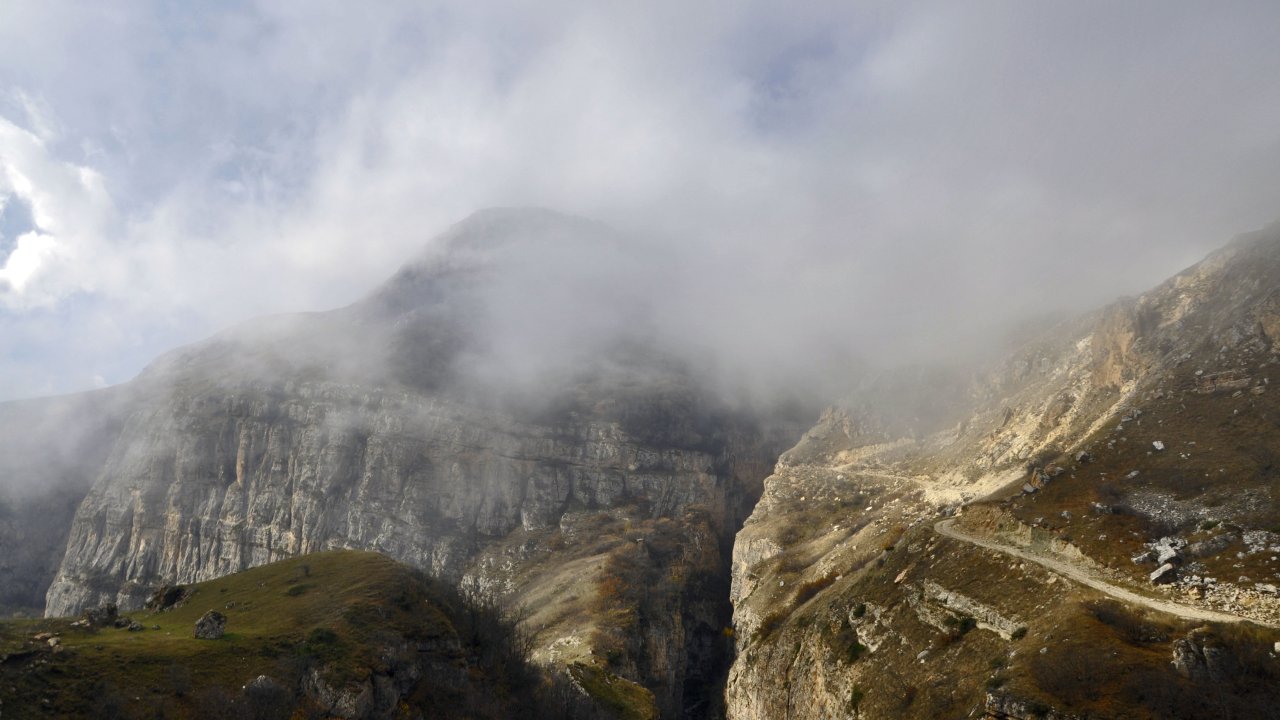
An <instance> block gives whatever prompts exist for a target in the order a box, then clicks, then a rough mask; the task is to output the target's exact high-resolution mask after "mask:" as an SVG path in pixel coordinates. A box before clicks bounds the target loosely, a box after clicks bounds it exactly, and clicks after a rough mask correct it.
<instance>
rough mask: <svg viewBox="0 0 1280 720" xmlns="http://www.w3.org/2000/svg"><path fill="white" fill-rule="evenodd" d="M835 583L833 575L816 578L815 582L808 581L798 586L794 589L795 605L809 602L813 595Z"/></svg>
mask: <svg viewBox="0 0 1280 720" xmlns="http://www.w3.org/2000/svg"><path fill="white" fill-rule="evenodd" d="M835 581H836V578H835V576H834V575H826V576H823V577H820V578H818V579H817V580H810V581H809V582H807V583H804V584H802V585H800V586H799V587H797V588H796V599H795V604H796V605H797V606H800V605H803V604H805V603H807V602H809V601H810V600H812V599H813V597H814V596H815V595H817V594H818V593H820V592H822V591H823V590H826V589H827V588H829V587H831V584H832V583H834V582H835Z"/></svg>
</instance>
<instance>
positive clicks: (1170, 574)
mask: <svg viewBox="0 0 1280 720" xmlns="http://www.w3.org/2000/svg"><path fill="white" fill-rule="evenodd" d="M1174 575H1175V573H1174V571H1173V565H1172V564H1171V563H1165V564H1163V565H1161V566H1160V567H1158V568H1156V569H1155V570H1154V571H1153V572H1152V573H1151V584H1152V585H1160V584H1163V583H1167V582H1173V578H1174Z"/></svg>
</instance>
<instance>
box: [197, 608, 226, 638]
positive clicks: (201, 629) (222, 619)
mask: <svg viewBox="0 0 1280 720" xmlns="http://www.w3.org/2000/svg"><path fill="white" fill-rule="evenodd" d="M226 631H227V616H226V615H223V614H222V613H220V612H218V611H217V610H210V611H209V612H207V613H205V614H204V615H201V616H200V619H199V620H197V621H196V638H197V639H199V640H217V639H218V638H220V637H222V636H223V634H225V633H226Z"/></svg>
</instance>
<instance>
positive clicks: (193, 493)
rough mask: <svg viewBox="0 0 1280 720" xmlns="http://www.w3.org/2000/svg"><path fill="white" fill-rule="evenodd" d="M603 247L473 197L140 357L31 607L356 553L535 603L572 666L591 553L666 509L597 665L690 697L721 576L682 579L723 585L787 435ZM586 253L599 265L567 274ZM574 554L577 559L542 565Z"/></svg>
mask: <svg viewBox="0 0 1280 720" xmlns="http://www.w3.org/2000/svg"><path fill="white" fill-rule="evenodd" d="M618 252H621V250H620V246H619V245H618V244H617V243H616V242H615V240H614V239H613V238H612V237H611V236H610V235H609V234H608V233H607V232H606V231H604V230H603V229H601V228H600V227H598V226H596V225H594V224H591V223H587V222H585V221H580V220H576V219H572V218H565V217H563V216H558V215H554V214H551V213H545V212H528V211H495V212H487V213H481V214H479V215H477V216H476V217H473V218H472V219H470V220H468V221H466V222H464V223H462V224H460V225H459V226H457V227H456V228H455V229H454V230H452V231H451V232H450V233H448V234H447V235H446V236H445V237H443V238H441V239H438V240H437V241H435V243H434V244H433V246H432V248H430V249H429V251H428V253H427V254H426V255H425V256H424V257H423V258H422V259H420V260H418V261H416V262H414V263H411V264H410V265H408V266H406V267H405V268H404V269H403V270H402V271H401V272H400V273H398V274H397V275H396V276H395V277H393V278H392V279H391V280H390V281H389V282H388V283H386V284H385V285H384V286H383V287H381V288H379V289H378V290H377V291H375V292H374V293H373V294H371V295H370V296H369V297H368V298H366V299H364V300H362V301H360V302H358V303H356V304H354V305H352V306H350V307H346V308H342V309H340V310H335V311H331V312H328V313H318V314H314V315H305V316H296V317H285V318H268V319H265V320H261V321H257V322H254V323H250V324H248V325H246V326H244V327H241V328H236V329H234V330H232V331H229V332H227V333H223V334H222V335H219V336H215V337H214V338H211V339H210V340H208V341H205V342H203V343H199V344H197V345H194V346H191V347H189V348H183V349H180V350H178V351H175V352H173V353H171V354H169V355H168V356H165V357H164V358H161V359H160V360H159V361H157V362H156V363H154V364H153V365H152V366H151V367H149V368H148V369H147V370H146V371H144V373H143V374H142V375H141V376H140V377H139V378H138V379H137V380H135V381H134V382H133V383H131V384H130V386H129V387H128V392H129V394H130V397H131V398H132V404H131V405H130V408H129V412H128V413H127V414H126V415H125V417H124V420H123V423H122V427H121V429H120V431H119V435H118V437H117V438H116V439H115V441H114V442H112V443H111V445H110V452H109V455H108V456H107V457H106V459H105V461H104V463H103V466H102V471H101V474H100V476H99V477H98V479H97V481H96V482H95V483H94V485H93V487H92V489H91V490H90V491H89V492H88V494H87V496H86V497H85V498H84V500H83V502H81V503H80V505H79V507H78V509H77V511H76V514H75V519H74V522H73V524H72V526H71V529H70V532H69V538H68V540H67V542H66V545H65V553H64V557H63V559H62V563H61V567H60V568H59V570H58V572H57V576H56V578H55V579H54V581H53V582H52V584H51V586H50V587H49V590H48V594H47V605H46V614H47V615H50V616H57V615H66V614H72V613H75V612H78V611H79V610H80V609H81V608H84V607H88V606H91V605H96V604H99V603H101V602H106V601H110V602H115V603H118V604H119V605H120V606H121V607H123V608H135V607H140V606H141V605H142V604H143V603H144V601H146V600H147V599H148V597H150V596H151V595H152V593H153V591H154V590H155V588H156V587H157V586H159V585H161V584H163V583H188V582H197V581H202V580H207V579H211V578H214V577H218V576H221V575H225V574H227V573H233V572H236V571H239V570H243V569H245V568H248V567H252V566H257V565H261V564H264V563H267V562H271V561H273V560H277V559H280V558H284V557H288V556H292V555H296V554H300V553H308V552H313V551H318V550H323V549H329V548H337V547H347V548H360V549H372V550H378V551H381V552H383V553H386V554H388V555H390V556H392V557H394V558H396V559H398V560H401V561H404V562H407V563H409V564H412V565H415V566H417V567H419V568H423V569H425V570H427V571H429V572H430V573H431V574H433V575H435V576H438V577H442V578H448V579H451V580H453V581H455V582H458V583H460V584H462V585H463V586H464V587H466V588H467V589H468V590H470V591H472V592H477V593H480V594H483V595H490V596H494V597H497V598H498V599H500V600H501V601H503V602H507V603H509V604H511V605H512V606H521V605H527V604H528V605H533V606H535V607H538V608H544V607H545V608H549V609H551V610H555V611H556V612H554V613H551V614H552V615H555V617H551V618H548V619H547V622H546V623H545V624H544V623H542V622H541V620H542V619H541V618H540V622H539V625H541V626H543V627H544V628H545V629H544V632H543V635H542V636H540V638H539V639H540V640H545V641H546V642H547V643H552V642H560V643H561V645H559V646H557V647H562V646H565V643H576V644H575V645H572V647H575V648H577V650H576V651H575V652H576V653H577V655H576V656H575V657H574V658H564V659H581V657H582V656H583V654H585V655H586V656H590V654H591V653H592V652H594V650H593V648H594V645H593V642H592V640H591V638H600V637H602V636H603V635H602V632H603V631H600V630H598V629H594V623H595V620H594V619H593V618H592V616H591V611H590V605H591V603H592V602H594V601H592V600H591V598H593V597H595V595H596V594H597V592H598V590H597V588H596V583H597V582H602V581H603V579H604V578H605V577H606V575H607V573H608V572H612V571H610V570H609V568H610V567H614V568H615V570H616V573H615V574H618V573H620V574H621V575H623V576H625V574H626V573H624V572H622V570H620V569H617V566H619V563H622V562H623V561H624V560H625V554H624V553H622V552H621V550H620V549H619V548H620V547H621V546H617V547H615V545H616V543H620V542H622V540H623V539H624V538H623V535H624V534H625V533H628V532H632V533H635V532H639V533H641V535H640V536H639V537H641V539H642V540H643V538H644V533H647V532H650V531H653V532H658V531H661V532H662V533H666V531H665V530H662V529H661V528H658V527H657V526H655V525H654V523H655V522H656V521H658V520H664V521H670V522H674V523H675V525H676V526H677V529H676V530H674V531H672V532H671V533H667V534H666V535H663V537H667V536H670V537H675V538H678V540H677V541H675V542H676V546H675V549H674V550H666V551H663V553H661V554H657V553H653V552H651V553H648V555H647V556H646V559H644V565H645V567H649V565H654V569H652V570H647V571H646V572H658V570H657V569H656V568H661V569H662V574H659V575H658V578H659V580H658V582H659V584H661V585H664V586H670V592H669V593H664V596H667V597H669V598H670V600H669V602H668V604H667V605H666V606H664V607H663V608H661V609H659V608H658V607H657V606H656V605H654V604H653V603H650V606H651V607H650V608H649V610H648V611H647V612H640V613H639V615H638V617H639V618H640V622H641V625H642V628H643V632H642V633H640V635H639V637H640V640H639V641H637V642H635V643H631V642H628V643H627V644H626V646H625V647H622V648H620V649H618V651H617V652H616V653H615V654H614V655H612V656H611V658H612V659H611V660H610V662H611V663H613V666H612V670H613V671H615V672H618V673H620V674H625V675H628V676H629V677H631V678H632V679H634V680H636V681H637V682H641V683H642V684H645V685H646V686H649V687H654V688H658V690H656V694H657V695H658V702H659V705H660V706H661V707H662V708H663V710H664V713H666V714H667V715H668V716H671V717H676V716H679V715H680V714H682V713H684V712H685V706H686V705H687V704H689V703H693V704H698V705H701V704H705V703H706V702H707V699H706V698H705V697H703V698H701V699H696V700H694V699H688V698H686V696H687V695H689V694H690V693H693V694H695V695H696V694H699V693H705V690H701V689H698V686H699V685H701V684H704V683H703V681H695V682H689V683H686V681H687V680H688V679H689V676H690V673H693V674H695V675H696V674H697V673H703V672H707V673H710V674H712V675H714V674H715V673H717V672H720V670H717V669H716V668H718V667H719V668H722V667H723V664H724V657H725V651H726V648H725V646H724V643H723V642H718V641H717V640H716V639H717V638H719V633H720V630H721V629H722V628H723V627H724V626H725V625H726V624H727V621H728V617H727V606H726V605H725V604H724V600H723V593H719V594H718V595H715V596H703V595H702V593H701V592H700V591H697V590H696V589H697V588H704V587H716V586H718V585H719V584H724V585H727V575H728V572H727V565H728V563H727V559H726V558H725V557H724V556H725V554H726V553H727V547H728V544H729V541H730V538H731V534H732V532H733V531H734V529H735V528H736V526H737V525H738V524H739V523H740V522H741V519H742V518H743V517H745V515H746V513H747V512H749V511H750V507H751V505H752V504H753V503H754V501H755V498H756V497H757V496H758V494H759V491H760V482H761V481H762V479H763V477H764V476H765V475H766V474H767V469H768V467H769V466H770V465H771V464H772V462H773V460H774V458H775V457H776V453H777V452H778V450H779V449H780V448H781V447H783V446H784V445H780V444H779V443H778V441H777V439H776V438H777V437H779V436H778V435H776V434H771V433H770V432H769V431H766V430H765V429H764V426H763V425H762V423H761V422H760V421H759V419H758V418H757V417H755V416H748V415H746V414H744V413H740V412H736V411H732V410H730V409H728V408H727V407H726V406H724V405H723V404H722V403H721V402H720V401H719V400H717V399H716V398H714V397H712V396H710V395H709V394H707V393H706V392H703V391H702V390H700V388H699V383H698V382H697V380H696V378H695V377H694V376H693V374H692V373H691V371H689V370H688V369H687V368H686V367H685V366H684V365H682V364H681V363H680V362H678V361H677V360H675V359H674V358H673V357H671V356H669V355H666V354H664V353H663V352H662V351H661V347H660V345H659V344H657V343H655V342H652V341H651V340H650V339H649V338H647V337H646V336H645V335H644V331H643V327H644V323H643V308H640V307H638V306H637V305H636V303H635V301H634V299H633V298H631V297H630V296H627V295H626V293H625V287H622V286H621V285H620V284H611V283H610V282H609V272H610V271H609V269H608V268H609V267H611V265H610V263H613V262H617V261H619V260H618V258H615V257H614V255H616V254H617V253H618ZM621 261H630V259H629V258H625V257H624V258H621ZM583 262H586V263H588V264H589V265H590V264H592V263H594V264H595V265H594V266H595V267H598V268H599V271H598V276H595V277H591V278H587V279H586V280H584V279H582V278H580V277H578V275H579V274H580V273H578V271H577V270H573V271H572V272H570V270H567V269H566V268H567V267H568V266H569V265H570V264H573V263H579V264H580V263H583ZM574 273H577V274H574ZM588 281H589V283H588V284H589V287H578V286H573V284H574V283H579V284H580V283H583V282H588ZM566 284H567V285H570V286H571V287H570V288H569V289H570V290H572V292H568V293H567V297H568V298H570V299H571V300H572V301H573V302H574V303H580V302H583V301H584V300H583V298H584V297H586V298H587V300H588V301H589V302H590V303H591V305H592V313H588V314H587V315H588V316H589V317H587V319H585V320H582V321H581V323H582V326H581V327H570V328H568V329H565V328H564V327H562V326H563V324H564V323H565V322H569V321H573V319H574V318H581V317H583V313H581V312H580V311H576V312H570V310H571V308H568V307H566V306H563V305H560V304H557V302H558V301H557V300H556V299H555V298H556V297H557V292H559V291H560V290H563V289H564V288H559V287H557V286H559V285H566ZM614 285H616V286H617V289H615V287H614ZM549 288H554V289H555V290H556V292H552V291H551V290H549ZM546 297H550V298H551V299H549V300H544V299H543V298H546ZM548 345H553V346H554V347H550V348H549V347H548ZM788 442H789V440H788ZM597 517H599V518H602V520H601V522H606V521H607V523H613V524H611V525H609V528H610V530H609V533H606V534H608V538H613V539H609V541H608V543H606V544H607V545H608V547H605V545H602V544H601V540H602V538H601V537H593V536H592V535H591V531H588V532H587V534H586V535H585V536H580V535H579V534H578V532H577V530H576V528H577V527H579V526H582V525H588V526H590V525H592V524H593V523H595V522H596V521H595V520H593V519H592V518H597ZM628 528H630V530H628ZM595 532H600V531H599V530H596V531H595ZM629 537H630V536H628V538H629ZM608 538H605V539H608ZM615 540H616V542H615ZM628 541H629V542H632V543H633V544H634V543H635V542H636V540H635V539H629V540H628ZM609 543H613V544H609ZM553 548H562V549H564V550H563V552H561V551H558V550H554V549H553ZM574 558H576V559H577V560H576V561H577V562H579V563H580V566H581V572H577V573H576V574H574V575H573V576H571V577H568V578H561V574H562V566H563V565H564V564H566V563H568V562H569V561H570V560H572V559H574ZM611 562H612V563H613V565H609V563H611ZM623 579H624V580H625V579H626V578H625V577H624V578H623ZM530 593H533V594H536V595H537V598H538V599H537V601H536V603H534V602H531V601H530V600H529V598H528V597H527V595H528V594H530ZM624 595H625V598H624V599H627V600H628V602H640V600H641V599H642V595H641V594H639V593H637V594H635V595H634V596H632V595H626V594H625V593H624ZM583 604H585V605H587V606H588V607H587V608H585V609H584V608H582V607H579V605H583ZM561 610H563V612H561ZM584 610H585V611H584ZM619 612H621V610H619ZM605 634H607V633H605ZM546 656H547V657H559V656H557V655H556V653H554V652H551V651H547V654H546ZM707 682H712V683H714V678H711V679H708V680H707ZM686 684H688V685H689V688H686ZM690 712H692V711H690Z"/></svg>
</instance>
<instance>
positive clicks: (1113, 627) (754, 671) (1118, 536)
mask: <svg viewBox="0 0 1280 720" xmlns="http://www.w3.org/2000/svg"><path fill="white" fill-rule="evenodd" d="M1273 378H1275V379H1280V228H1270V229H1268V230H1266V231H1263V232H1260V233H1256V234H1254V235H1251V236H1246V237H1243V238H1241V239H1239V240H1237V241H1235V242H1233V243H1232V244H1230V245H1229V246H1227V247H1225V248H1224V249H1222V250H1220V251H1218V252H1216V253H1214V254H1213V255H1211V256H1210V257H1208V258H1207V259H1205V260H1204V261H1203V262H1201V263H1199V264H1197V265H1196V266H1194V267H1192V268H1189V269H1188V270H1186V271H1184V272H1182V273H1179V274H1178V275H1177V276H1175V277H1173V278H1171V279H1170V280H1168V281H1167V282H1165V283H1163V284H1161V285H1160V286H1159V287H1156V288H1154V289H1152V290H1151V291H1149V292H1147V293H1145V294H1143V295H1141V296H1139V297H1137V298H1131V299H1126V300H1121V301H1119V302H1117V303H1114V304H1112V305H1110V306H1108V307H1106V308H1104V309H1102V310H1100V311H1098V312H1096V313H1093V314H1091V315H1089V316H1086V317H1083V318H1079V319H1076V320H1072V321H1069V322H1065V323H1061V324H1058V325H1056V326H1054V327H1050V328H1046V329H1045V330H1044V332H1043V333H1042V334H1041V335H1040V336H1039V337H1038V338H1035V339H1032V340H1031V341H1029V342H1028V343H1027V344H1026V345H1025V346H1023V347H1022V348H1021V349H1020V350H1018V351H1017V352H1016V353H1014V354H1013V355H1012V356H1011V357H1009V358H1008V359H1007V360H1006V361H1004V362H1003V363H1002V364H1000V365H999V367H997V368H995V369H993V370H991V371H989V372H987V373H985V374H981V375H979V376H977V377H974V378H971V379H969V380H968V381H967V382H965V383H963V384H962V385H961V386H962V387H964V388H965V393H966V394H967V396H968V398H969V402H970V405H969V409H968V410H966V411H963V412H959V413H954V414H952V415H951V416H950V419H951V420H952V422H951V424H948V425H946V426H945V427H941V428H939V429H936V430H935V431H933V432H924V433H916V434H903V433H901V432H895V431H894V429H893V423H890V422H887V421H886V420H885V415H884V413H883V412H882V411H881V410H880V407H881V406H882V405H881V403H882V401H883V398H881V397H877V396H876V395H875V394H864V395H863V396H860V397H854V398H851V399H850V402H848V403H846V404H845V406H843V407H840V408H833V409H832V410H830V411H828V412H827V413H826V414H825V415H824V417H823V418H822V420H821V421H820V422H819V423H818V425H816V426H815V427H813V428H812V429H811V430H810V431H809V432H808V433H806V434H805V436H804V438H803V439H802V440H801V441H800V443H799V444H797V445H796V446H795V447H794V448H792V449H791V450H789V451H788V452H786V453H784V454H783V455H782V457H781V459H780V460H779V463H778V466H777V468H776V469H775V471H774V474H773V475H772V476H771V477H769V478H768V479H767V480H766V481H765V492H764V495H763V497H762V498H761V501H760V503H759V504H758V505H757V506H756V508H755V510H754V512H753V513H752V515H751V517H750V518H748V520H747V521H746V524H745V526H744V527H743V529H742V530H741V531H740V532H739V533H738V536H737V539H736V541H735V545H734V559H733V564H734V568H733V589H732V599H733V603H734V627H735V629H736V631H737V658H736V660H735V662H734V666H733V668H732V670H731V673H730V679H729V684H728V689H727V705H728V716H729V717H730V718H738V719H746V718H752V719H754V718H777V717H788V718H798V719H799V718H827V717H845V716H856V717H861V718H879V717H885V718H888V717H893V718H899V717H918V718H935V717H961V716H973V714H981V715H982V716H984V717H992V718H1033V717H1055V718H1083V717H1135V718H1142V717H1149V718H1173V717H1187V718H1193V717H1194V718H1203V717H1223V718H1225V717H1238V718H1246V717H1248V718H1253V717H1276V716H1278V715H1280V705H1278V704H1277V700H1280V698H1278V697H1277V693H1276V690H1275V688H1276V687H1277V685H1276V680H1277V679H1278V678H1280V662H1278V661H1277V658H1276V652H1275V648H1280V644H1275V643H1276V642H1277V641H1278V640H1280V630H1277V628H1280V597H1278V596H1277V593H1278V591H1277V589H1276V588H1277V586H1278V585H1280V561H1277V560H1276V558H1277V556H1278V555H1280V534H1278V533H1280V509H1278V508H1280V505H1277V502H1276V500H1277V496H1278V494H1280V485H1278V484H1277V480H1278V479H1280V474H1277V469H1278V468H1280V464H1278V463H1277V462H1276V457H1275V453H1276V451H1275V450H1274V448H1278V447H1280V398H1278V397H1277V393H1276V392H1275V389H1274V388H1272V387H1271V385H1270V380H1271V379H1273ZM948 387H950V388H951V392H952V393H953V394H954V393H955V388H956V385H955V384H954V383H952V384H949V385H948ZM900 393H901V394H900V395H899V398H898V399H897V400H896V401H894V402H893V405H895V406H897V407H902V406H903V405H904V404H905V405H910V404H911V403H917V404H919V403H920V401H921V398H924V399H926V400H927V398H929V397H932V396H934V394H935V388H933V387H931V386H930V385H929V384H927V383H921V384H916V385H914V386H911V387H907V386H901V388H900ZM938 397H942V396H941V395H938ZM941 415H942V416H944V417H946V413H942V414H941ZM1244 620H1247V621H1249V622H1241V621H1244Z"/></svg>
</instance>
